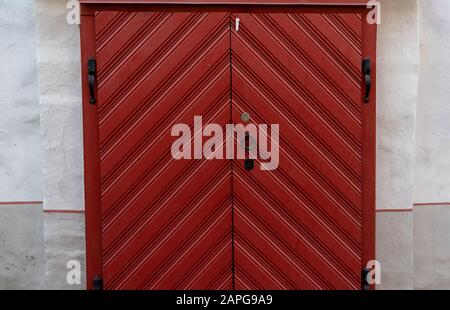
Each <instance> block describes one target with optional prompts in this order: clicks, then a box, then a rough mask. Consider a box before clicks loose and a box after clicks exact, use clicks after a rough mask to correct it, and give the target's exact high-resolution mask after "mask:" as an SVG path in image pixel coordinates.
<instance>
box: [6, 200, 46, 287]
mask: <svg viewBox="0 0 450 310" xmlns="http://www.w3.org/2000/svg"><path fill="white" fill-rule="evenodd" d="M42 232H43V227H42V205H41V204H27V205H11V204H4V205H0V290H5V289H42V288H44V287H45V268H46V267H45V255H44V236H43V233H42Z"/></svg>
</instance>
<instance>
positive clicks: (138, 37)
mask: <svg viewBox="0 0 450 310" xmlns="http://www.w3.org/2000/svg"><path fill="white" fill-rule="evenodd" d="M124 8H126V9H124V10H118V11H114V10H111V7H110V6H109V7H108V9H106V10H105V8H104V7H100V8H99V9H98V10H97V9H96V7H95V6H89V7H86V8H85V11H84V13H83V16H82V50H83V53H82V61H83V77H84V78H83V83H84V84H83V96H84V97H83V98H84V102H83V112H84V124H85V125H84V126H85V128H84V141H85V184H86V185H85V191H86V227H87V271H88V287H92V279H93V278H94V277H95V276H100V277H102V278H103V283H104V287H105V288H106V289H233V288H236V289H357V288H359V287H360V282H361V279H360V273H361V268H363V267H364V264H365V263H366V262H367V261H368V260H370V259H373V257H374V202H375V198H374V189H375V186H374V161H375V150H374V144H375V143H374V141H375V125H374V123H375V102H374V101H375V100H374V99H375V95H374V91H372V94H371V96H370V99H371V102H370V103H369V104H363V100H362V96H363V94H362V93H363V85H362V84H363V81H362V72H361V60H362V59H363V58H364V57H371V58H372V59H375V36H374V29H373V28H370V29H369V26H368V25H367V24H366V23H364V22H363V20H364V14H365V13H363V12H364V10H363V9H362V8H357V7H349V8H338V7H332V8H329V7H323V8H322V7H320V8H319V7H313V8H293V7H287V8H274V7H269V8H266V7H259V8H252V9H249V8H248V7H244V8H242V7H240V8H237V7H218V8H217V9H215V10H213V11H212V12H208V8H200V9H198V8H196V9H193V8H191V7H183V9H181V10H176V9H174V8H173V7H170V9H167V8H165V9H164V8H162V7H144V6H142V7H139V10H134V8H135V7H134V6H132V5H130V6H125V7H124ZM333 12H334V13H333ZM237 19H239V26H238V25H237V23H236V21H237ZM368 29H369V30H368ZM91 57H93V58H95V59H96V61H97V71H98V72H97V80H96V95H97V97H98V98H97V102H96V104H91V103H90V102H89V100H90V95H91V94H90V92H89V85H88V82H87V81H88V77H87V69H86V64H87V62H88V59H89V58H91ZM372 70H373V71H372V72H373V75H372V77H373V78H374V77H375V68H372ZM373 86H374V85H373ZM245 113H247V114H245ZM195 116H202V117H203V123H204V124H211V123H215V124H219V125H220V126H221V127H222V128H225V126H226V124H228V123H232V124H243V125H247V124H255V125H260V124H267V125H269V128H270V125H271V124H278V125H279V136H280V139H279V143H278V144H277V145H279V162H278V163H277V167H276V169H274V170H261V167H260V164H261V162H263V161H266V160H261V158H259V159H257V160H256V162H255V166H254V168H253V169H252V170H247V169H245V168H244V160H241V159H236V160H227V159H213V160H208V159H191V160H185V159H183V160H175V159H174V158H173V157H172V154H171V147H172V143H173V142H174V140H175V139H176V138H175V137H173V136H172V135H171V129H172V127H173V126H174V125H175V124H180V123H184V124H187V125H188V126H189V127H190V128H191V130H192V127H193V121H194V117H195ZM244 116H249V117H250V120H249V121H246V117H244ZM269 136H272V134H271V133H270V132H269ZM250 138H252V137H250ZM257 138H265V137H257ZM194 139H195V138H194V137H191V142H193V141H192V140H194ZM259 142H260V143H261V141H259ZM224 143H225V141H224ZM269 144H270V143H269ZM239 145H240V146H241V147H242V144H241V143H239V141H238V146H237V147H239ZM259 155H260V154H258V156H259ZM247 168H248V167H247Z"/></svg>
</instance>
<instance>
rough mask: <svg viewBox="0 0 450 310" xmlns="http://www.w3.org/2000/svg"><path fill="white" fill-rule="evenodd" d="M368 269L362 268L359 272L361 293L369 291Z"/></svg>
mask: <svg viewBox="0 0 450 310" xmlns="http://www.w3.org/2000/svg"><path fill="white" fill-rule="evenodd" d="M369 272H370V269H369V268H364V269H362V270H361V290H363V291H369V290H370V283H369V279H368V277H369Z"/></svg>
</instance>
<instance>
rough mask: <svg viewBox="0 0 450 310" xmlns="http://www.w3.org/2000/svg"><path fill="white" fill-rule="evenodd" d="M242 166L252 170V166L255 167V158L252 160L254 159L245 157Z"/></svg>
mask: <svg viewBox="0 0 450 310" xmlns="http://www.w3.org/2000/svg"><path fill="white" fill-rule="evenodd" d="M244 168H245V170H247V171H250V170H253V168H255V160H254V159H250V158H247V159H246V160H245V161H244Z"/></svg>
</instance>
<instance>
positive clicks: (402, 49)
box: [376, 0, 419, 289]
mask: <svg viewBox="0 0 450 310" xmlns="http://www.w3.org/2000/svg"><path fill="white" fill-rule="evenodd" d="M381 3H382V10H381V25H379V28H378V60H377V61H378V75H377V78H378V80H377V81H378V88H377V97H378V100H377V180H376V182H377V193H376V194H377V203H376V205H377V210H379V212H377V218H376V220H377V226H376V229H377V235H376V245H377V246H376V253H377V254H376V256H377V260H379V261H380V263H381V271H382V277H381V278H382V284H381V285H379V286H377V288H378V289H412V288H413V285H414V266H413V237H412V232H413V215H412V212H411V209H412V207H413V196H414V192H413V191H414V157H415V144H414V143H415V142H414V140H415V120H416V105H417V92H418V83H419V80H418V66H419V31H418V15H417V1H416V0H383V1H381Z"/></svg>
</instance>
